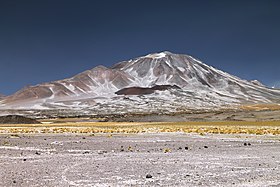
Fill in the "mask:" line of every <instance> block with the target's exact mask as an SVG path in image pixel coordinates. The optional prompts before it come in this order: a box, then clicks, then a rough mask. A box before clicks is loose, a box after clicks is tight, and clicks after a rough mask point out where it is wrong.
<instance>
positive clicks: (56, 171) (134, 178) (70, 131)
mask: <svg viewBox="0 0 280 187" xmlns="http://www.w3.org/2000/svg"><path fill="white" fill-rule="evenodd" d="M279 129H280V122H279V121H266V122H237V121H231V122H181V123H175V122H173V123H116V122H108V123H104V122H102V123H101V122H99V123H98V122H97V123H94V122H88V123H85V122H84V123H80V122H77V123H74V122H67V123H51V124H48V123H47V122H46V121H45V124H44V125H42V124H41V125H39V124H32V125H31V124H20V125H12V124H11V125H1V128H0V133H1V134H0V150H1V151H0V186H252V187H253V186H254V187H255V186H260V187H262V186H279V185H280V152H279V148H280V136H279V134H280V130H279Z"/></svg>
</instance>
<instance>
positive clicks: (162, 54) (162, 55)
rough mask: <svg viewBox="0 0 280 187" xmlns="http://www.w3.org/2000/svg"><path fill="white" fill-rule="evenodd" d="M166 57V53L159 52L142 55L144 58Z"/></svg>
mask: <svg viewBox="0 0 280 187" xmlns="http://www.w3.org/2000/svg"><path fill="white" fill-rule="evenodd" d="M164 57H166V53H164V52H161V53H153V54H148V55H146V56H144V58H152V59H160V58H164Z"/></svg>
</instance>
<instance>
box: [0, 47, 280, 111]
mask: <svg viewBox="0 0 280 187" xmlns="http://www.w3.org/2000/svg"><path fill="white" fill-rule="evenodd" d="M279 101H280V91H279V90H276V89H272V88H268V87H266V86H264V85H262V84H261V83H260V82H259V81H256V80H254V81H247V80H243V79H240V78H238V77H236V76H233V75H230V74H228V73H226V72H223V71H221V70H218V69H216V68H214V67H212V66H209V65H206V64H204V63H202V62H201V61H199V60H197V59H195V58H194V57H192V56H189V55H183V54H173V53H171V52H168V51H165V52H160V53H154V54H148V55H146V56H143V57H138V58H134V59H131V60H128V61H123V62H119V63H117V64H115V65H114V66H113V67H111V68H107V67H104V66H97V67H95V68H93V69H91V70H88V71H85V72H82V73H80V74H77V75H76V76H74V77H71V78H67V79H64V80H59V81H53V82H49V83H43V84H39V85H36V86H29V87H25V88H23V89H21V90H19V91H18V92H16V93H14V94H12V95H10V96H6V97H5V98H3V99H2V100H1V101H0V109H40V110H46V109H71V110H80V111H83V112H90V113H99V112H106V113H116V112H117V113H119V112H121V113H126V112H141V111H150V112H159V111H166V112H170V111H172V112H174V111H180V110H191V109H213V108H222V107H232V106H236V105H243V104H250V103H277V102H279Z"/></svg>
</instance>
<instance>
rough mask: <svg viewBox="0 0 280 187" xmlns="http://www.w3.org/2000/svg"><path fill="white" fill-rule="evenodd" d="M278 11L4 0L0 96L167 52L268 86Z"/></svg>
mask: <svg viewBox="0 0 280 187" xmlns="http://www.w3.org/2000/svg"><path fill="white" fill-rule="evenodd" d="M279 10H280V1H278V0H192V1H188V0H172V1H171V0H169V1H165V0H158V1H157V0H133V1H132V0H111V1H109V0H99V1H95V0H75V1H74V0H24V1H23V0H1V1H0V93H4V94H11V93H13V92H15V91H17V90H19V89H21V88H22V87H24V86H26V85H35V84H38V83H42V82H49V81H53V80H59V79H63V78H67V77H71V76H73V75H75V74H77V73H80V72H82V71H84V70H87V69H91V68H93V67H95V66H97V65H100V64H102V65H105V66H111V65H112V64H114V63H117V62H119V61H122V60H128V59H130V58H134V57H138V56H142V55H146V54H148V53H154V52H160V51H165V50H168V51H171V52H173V53H183V54H190V55H192V56H194V57H196V58H198V59H200V60H202V61H203V62H204V63H206V64H208V65H212V66H214V67H216V68H218V69H221V70H223V71H226V72H229V73H231V74H233V75H236V76H239V77H241V78H243V79H247V80H250V79H258V80H260V81H261V82H263V83H264V84H266V85H269V86H273V84H276V83H277V82H278V81H279V82H280V73H279V70H280V46H279V45H280V11H279ZM279 85H280V84H279Z"/></svg>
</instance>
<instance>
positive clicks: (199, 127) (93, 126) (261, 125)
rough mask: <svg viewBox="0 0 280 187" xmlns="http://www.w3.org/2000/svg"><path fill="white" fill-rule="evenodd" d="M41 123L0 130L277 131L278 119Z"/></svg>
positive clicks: (238, 132)
mask: <svg viewBox="0 0 280 187" xmlns="http://www.w3.org/2000/svg"><path fill="white" fill-rule="evenodd" d="M43 122H44V124H5V125H1V127H0V133H91V134H94V133H161V132H184V133H198V134H201V135H203V134H206V133H213V134H256V135H264V134H272V135H279V134H280V121H256V122H251V121H219V122H168V123H167V122H160V123H159V122H150V123H149V122H145V123H137V122H130V123H129V122H126V123H124V122H122V123H120V122H71V123H69V122H66V123H52V122H53V121H43Z"/></svg>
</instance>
